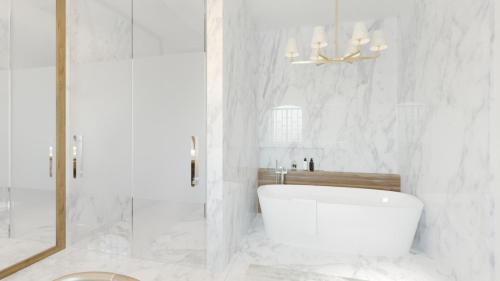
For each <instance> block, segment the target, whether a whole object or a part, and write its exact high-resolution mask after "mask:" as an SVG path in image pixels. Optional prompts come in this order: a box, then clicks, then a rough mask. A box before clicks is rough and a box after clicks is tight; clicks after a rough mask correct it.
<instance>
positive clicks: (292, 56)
mask: <svg viewBox="0 0 500 281" xmlns="http://www.w3.org/2000/svg"><path fill="white" fill-rule="evenodd" d="M339 1H340V0H335V4H336V16H335V38H334V53H335V56H334V57H329V56H327V55H326V53H324V51H325V50H326V49H327V48H326V47H328V40H327V38H328V34H327V32H326V29H325V27H324V26H316V27H314V30H313V36H312V40H311V46H310V47H311V49H312V50H311V55H310V57H309V60H300V59H299V57H300V53H299V48H298V46H297V41H296V40H295V38H290V39H289V40H288V44H287V49H286V55H285V56H286V57H287V58H288V60H289V61H290V62H291V63H292V64H317V65H322V64H332V63H341V62H347V63H353V62H358V61H364V60H372V59H376V58H378V57H379V56H380V54H381V52H382V51H384V50H386V49H387V48H388V47H389V46H388V45H387V42H386V40H385V38H384V33H383V32H382V31H381V30H376V31H374V32H373V34H372V37H371V38H370V33H369V32H368V28H367V27H366V25H365V24H364V23H363V22H357V23H355V24H354V30H353V33H352V37H351V39H350V40H349V41H348V42H347V43H348V44H347V45H348V47H347V49H346V51H345V55H344V56H341V55H339V54H340V47H339V46H340V44H339V30H340V20H339V14H340V11H339ZM370 42H371V45H370V46H369V48H368V47H366V49H369V50H370V51H371V52H372V53H371V54H369V55H364V54H363V48H364V46H365V45H367V44H368V43H370Z"/></svg>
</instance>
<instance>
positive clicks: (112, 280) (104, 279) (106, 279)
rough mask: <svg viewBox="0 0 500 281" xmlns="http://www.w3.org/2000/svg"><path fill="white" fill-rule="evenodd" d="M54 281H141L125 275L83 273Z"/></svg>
mask: <svg viewBox="0 0 500 281" xmlns="http://www.w3.org/2000/svg"><path fill="white" fill-rule="evenodd" d="M54 281H140V280H138V279H135V278H132V277H128V276H125V275H121V274H117V273H110V272H81V273H73V274H70V275H66V276H63V277H61V278H58V279H56V280H54Z"/></svg>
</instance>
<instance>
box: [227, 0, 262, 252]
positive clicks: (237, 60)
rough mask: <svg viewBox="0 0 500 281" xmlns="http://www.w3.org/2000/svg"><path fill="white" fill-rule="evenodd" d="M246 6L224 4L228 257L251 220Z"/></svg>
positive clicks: (252, 63) (253, 121)
mask: <svg viewBox="0 0 500 281" xmlns="http://www.w3.org/2000/svg"><path fill="white" fill-rule="evenodd" d="M256 44H257V41H256V38H255V31H254V25H253V22H252V19H251V18H250V15H249V10H248V9H247V7H246V1H245V0H239V1H225V2H224V47H223V49H224V101H223V104H224V106H223V110H224V118H223V120H224V146H223V147H224V154H223V160H224V226H225V227H226V231H225V234H226V243H227V245H226V246H227V247H228V251H229V253H233V252H234V251H236V249H237V247H238V244H239V242H240V241H241V238H242V236H243V235H244V234H246V233H247V231H248V229H249V228H250V224H251V222H252V220H253V218H254V217H255V214H256V205H257V204H256V200H257V194H256V187H257V173H258V144H257V106H256V91H255V84H256V81H257V80H256V78H257V77H256V75H255V73H256V71H257V69H256V66H257V64H256V52H255V50H256V48H257V45H256Z"/></svg>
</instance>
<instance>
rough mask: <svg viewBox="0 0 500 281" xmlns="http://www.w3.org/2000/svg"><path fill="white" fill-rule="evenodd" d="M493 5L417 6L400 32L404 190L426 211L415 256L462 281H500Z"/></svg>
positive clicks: (470, 1)
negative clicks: (499, 273) (499, 280)
mask: <svg viewBox="0 0 500 281" xmlns="http://www.w3.org/2000/svg"><path fill="white" fill-rule="evenodd" d="M493 2H494V1H492V0H480V1H475V0H459V1H451V0H446V1H428V0H424V1H415V9H414V11H413V13H412V14H411V15H409V17H407V18H404V17H403V18H402V19H401V24H400V26H401V36H402V41H403V42H405V44H404V46H403V48H402V56H401V68H400V74H399V75H400V79H399V80H400V83H401V85H400V88H399V89H400V90H399V92H398V102H399V104H400V106H398V114H399V116H400V118H399V133H398V135H399V137H400V139H399V142H400V157H399V163H400V169H401V174H402V176H403V190H404V191H405V192H409V193H413V194H415V195H416V196H417V197H419V198H420V199H421V200H423V202H424V203H425V210H424V214H423V218H422V220H421V224H420V227H419V231H418V234H417V239H416V243H415V247H416V248H417V249H418V250H420V251H423V252H425V253H426V254H427V255H429V256H431V257H433V258H435V259H437V260H439V261H440V262H442V263H443V264H444V265H446V266H448V267H450V268H451V269H452V271H453V276H454V279H455V280H457V281H467V280H478V281H493V280H496V279H494V277H493V273H494V262H495V257H494V252H493V248H494V243H493V241H494V225H495V224H494V201H493V198H494V196H493V194H494V191H493V190H494V189H493V187H492V184H491V180H492V177H491V175H492V174H493V173H494V171H493V170H492V164H491V161H490V160H491V159H492V157H491V153H492V152H495V150H492V149H491V146H490V136H491V133H492V132H491V128H492V126H493V124H492V123H491V122H494V121H492V120H491V119H490V110H491V107H490V102H491V101H492V93H493V91H492V89H493V88H492V85H493V84H492V79H491V77H492V76H491V75H492V64H491V60H492V59H493V58H492V54H493V49H492V46H493V45H492V43H493V42H492V40H493V37H494V36H493V35H494V33H493V22H494V17H493V12H492V11H493ZM497 126H498V124H497ZM493 159H496V158H493Z"/></svg>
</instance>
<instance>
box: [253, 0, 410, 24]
mask: <svg viewBox="0 0 500 281" xmlns="http://www.w3.org/2000/svg"><path fill="white" fill-rule="evenodd" d="M411 3H412V0H340V16H341V20H342V21H358V20H367V19H380V18H386V17H391V16H397V15H399V14H401V13H404V12H405V11H407V10H409V9H410V8H411ZM247 5H248V8H249V9H250V11H251V13H252V15H253V17H254V19H255V21H256V23H257V26H258V27H259V28H260V29H276V28H287V27H295V26H303V25H315V24H328V23H333V22H334V16H335V1H334V0H248V1H247Z"/></svg>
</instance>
